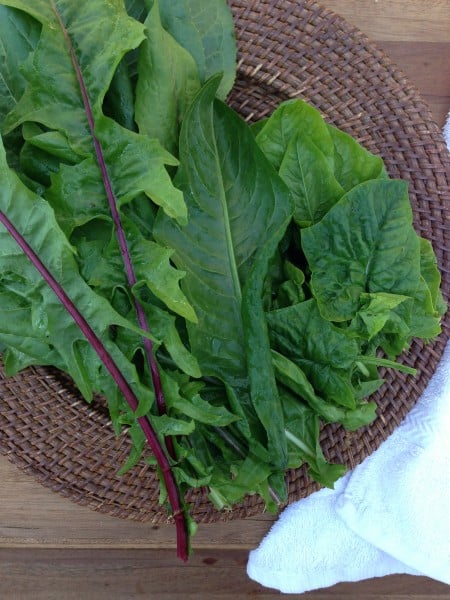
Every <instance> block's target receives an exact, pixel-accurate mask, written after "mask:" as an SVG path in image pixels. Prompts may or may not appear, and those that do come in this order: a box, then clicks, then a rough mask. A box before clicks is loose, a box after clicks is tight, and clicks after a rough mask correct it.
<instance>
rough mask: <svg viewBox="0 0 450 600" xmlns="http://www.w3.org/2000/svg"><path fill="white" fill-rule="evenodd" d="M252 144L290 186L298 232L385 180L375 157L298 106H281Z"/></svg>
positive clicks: (314, 112)
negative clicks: (349, 195) (361, 188)
mask: <svg viewBox="0 0 450 600" xmlns="http://www.w3.org/2000/svg"><path fill="white" fill-rule="evenodd" d="M256 140H257V142H258V144H259V145H260V147H261V148H262V150H263V151H264V153H265V154H266V156H267V157H268V158H269V160H270V161H271V162H272V164H273V165H274V167H275V168H276V169H278V171H279V173H280V176H281V177H282V179H283V180H284V181H285V182H286V183H287V185H288V186H289V189H290V190H291V193H292V195H293V197H294V200H295V213H294V219H295V221H296V222H297V223H298V224H299V225H300V226H301V227H308V226H310V225H312V224H314V223H317V222H318V221H320V219H321V218H322V217H323V216H324V215H325V214H326V213H327V212H328V210H329V209H330V208H331V207H332V206H333V205H334V204H335V203H336V202H337V201H338V200H339V199H340V198H341V197H342V196H343V195H344V193H345V192H346V191H349V190H350V189H351V188H352V187H354V186H355V185H357V184H358V183H361V182H363V181H366V180H369V179H376V178H379V177H386V174H385V170H384V166H383V161H382V160H381V159H380V158H379V157H377V156H374V155H373V154H370V153H369V152H367V150H365V149H364V148H363V147H362V146H360V145H359V144H358V143H357V142H356V140H354V139H353V138H352V137H350V136H349V135H347V134H345V133H344V132H342V131H340V130H338V129H336V128H334V127H332V126H330V125H327V124H326V123H325V121H324V120H323V118H322V116H321V114H320V113H319V111H318V110H316V109H315V108H313V107H312V106H310V105H309V104H307V103H306V102H303V101H300V100H289V101H287V102H284V103H282V104H281V105H280V106H279V107H278V108H277V109H276V110H275V111H274V113H273V114H272V115H271V116H270V117H269V118H268V119H267V120H266V121H265V122H264V124H263V125H262V126H261V127H260V128H258V132H257V136H256Z"/></svg>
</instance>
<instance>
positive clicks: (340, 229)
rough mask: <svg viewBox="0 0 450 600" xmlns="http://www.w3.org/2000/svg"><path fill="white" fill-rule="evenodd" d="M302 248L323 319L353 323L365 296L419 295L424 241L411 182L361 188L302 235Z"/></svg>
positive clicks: (370, 184)
mask: <svg viewBox="0 0 450 600" xmlns="http://www.w3.org/2000/svg"><path fill="white" fill-rule="evenodd" d="M302 248H303V252H304V253H305V256H306V259H307V261H308V264H309V267H310V269H311V288H312V290H313V293H314V295H315V297H316V299H317V303H318V306H319V309H320V313H321V314H322V315H323V316H324V317H325V318H326V319H328V320H330V321H335V322H341V321H347V320H350V319H352V318H353V317H354V316H355V315H356V313H357V312H358V310H359V309H360V306H361V294H364V293H375V292H385V293H395V294H397V295H398V294H399V295H404V296H411V297H413V298H414V297H415V296H416V294H417V292H418V288H419V285H420V284H419V282H420V241H419V237H418V236H417V234H416V232H415V231H414V229H413V226H412V210H411V205H410V203H409V199H408V193H407V184H406V182H403V181H395V180H383V179H379V180H372V181H368V182H365V183H362V184H360V185H358V186H356V187H355V188H353V189H352V190H350V192H348V193H347V194H346V195H345V196H343V197H342V198H341V200H340V201H339V202H338V203H337V204H336V205H335V206H334V207H333V208H331V209H330V211H329V212H328V213H327V214H326V215H325V216H324V217H323V219H322V220H321V221H320V222H319V223H316V224H315V225H313V226H312V227H309V228H307V229H305V230H304V231H303V232H302Z"/></svg>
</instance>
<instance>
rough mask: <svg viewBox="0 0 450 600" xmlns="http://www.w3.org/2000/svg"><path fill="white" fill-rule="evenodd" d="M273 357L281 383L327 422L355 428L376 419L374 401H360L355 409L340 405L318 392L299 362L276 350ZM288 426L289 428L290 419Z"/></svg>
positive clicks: (350, 428) (351, 428)
mask: <svg viewBox="0 0 450 600" xmlns="http://www.w3.org/2000/svg"><path fill="white" fill-rule="evenodd" d="M272 358H273V364H274V368H275V373H276V377H277V380H278V381H279V382H280V384H282V385H283V386H284V387H285V388H288V389H289V390H291V392H294V393H295V394H296V395H297V396H298V397H299V400H303V401H304V402H306V404H307V405H308V406H309V407H310V408H311V409H312V410H313V411H314V412H315V413H316V414H317V415H319V416H320V417H321V418H322V419H323V420H324V421H325V422H327V423H342V425H344V427H346V428H347V429H349V430H354V429H358V428H359V427H362V426H363V425H368V424H369V423H371V422H372V421H373V420H374V419H375V416H376V415H375V410H376V404H375V403H374V402H368V403H366V402H360V403H358V404H357V405H355V408H353V409H349V408H344V407H342V406H338V405H337V404H334V403H333V402H330V401H328V400H325V399H324V398H322V397H320V396H318V395H317V394H316V392H315V391H314V388H313V386H312V385H311V383H310V381H309V378H308V377H307V376H306V374H305V372H304V371H303V370H302V369H301V368H300V367H299V366H298V364H296V363H295V362H293V361H292V360H290V359H289V358H286V357H285V356H283V354H280V353H279V352H275V351H272ZM286 427H287V428H289V422H288V421H287V422H286Z"/></svg>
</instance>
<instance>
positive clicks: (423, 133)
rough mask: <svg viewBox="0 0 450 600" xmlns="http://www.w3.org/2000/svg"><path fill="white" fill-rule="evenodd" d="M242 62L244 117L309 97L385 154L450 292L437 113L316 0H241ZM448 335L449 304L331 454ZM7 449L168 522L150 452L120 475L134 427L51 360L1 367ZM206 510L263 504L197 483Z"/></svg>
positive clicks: (383, 407) (41, 476)
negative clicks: (229, 500) (227, 499)
mask: <svg viewBox="0 0 450 600" xmlns="http://www.w3.org/2000/svg"><path fill="white" fill-rule="evenodd" d="M231 6H232V9H233V12H234V15H235V22H236V29H237V35H238V44H239V59H240V60H239V73H238V78H237V81H236V85H235V88H234V90H233V92H232V95H231V97H230V103H231V104H232V106H233V107H234V108H236V109H237V110H238V111H239V112H240V113H241V114H242V115H243V116H244V117H245V118H246V119H248V120H257V119H259V118H262V117H264V116H267V115H268V114H269V113H270V112H271V111H272V110H273V109H274V108H275V107H276V106H277V105H278V104H279V103H280V102H281V101H282V100H285V99H287V98H302V99H305V100H307V101H308V102H310V103H311V104H313V105H314V106H315V107H316V108H318V109H319V110H320V111H321V112H322V114H323V115H324V116H325V118H326V119H327V121H328V122H330V123H333V124H334V125H336V126H338V127H340V128H341V129H343V130H345V131H347V132H348V133H350V134H351V135H353V136H354V137H355V138H356V139H358V140H359V141H360V142H361V143H362V144H364V145H365V146H366V147H367V148H368V149H369V150H371V151H373V152H376V153H378V154H380V155H381V156H382V157H383V159H384V160H385V162H386V166H387V169H388V171H389V173H390V175H391V176H392V177H400V178H403V179H406V180H407V181H409V183H410V198H411V203H412V206H413V211H414V219H415V227H416V229H417V231H418V232H419V233H420V235H422V236H424V237H426V238H428V239H429V240H430V241H431V242H432V243H433V246H434V249H435V252H436V255H437V258H438V264H439V267H440V270H441V273H442V278H443V279H442V290H443V293H444V296H445V298H446V299H448V298H449V297H450V255H449V247H450V245H449V237H450V227H449V225H450V223H449V219H450V208H449V207H450V194H449V181H450V161H449V154H448V152H447V150H446V146H445V143H444V140H443V137H442V135H441V132H440V130H439V128H438V127H437V125H436V124H435V123H434V122H433V119H432V117H431V114H430V112H429V109H428V108H427V106H426V105H425V104H424V103H423V101H422V100H421V98H420V96H419V94H418V93H417V91H416V90H415V89H414V88H413V87H412V86H411V85H410V83H409V82H408V80H407V79H406V77H405V76H404V75H403V74H402V73H401V72H399V70H398V69H397V68H396V67H395V66H394V65H392V64H391V63H390V61H389V60H388V58H387V57H386V56H384V55H383V53H381V52H380V51H379V50H378V49H377V48H375V47H374V46H373V45H372V44H371V43H370V41H369V40H368V39H367V38H366V37H365V36H364V35H363V34H361V33H360V32H359V31H358V30H356V29H355V28H353V27H351V26H350V25H348V23H346V22H345V21H344V20H343V19H341V18H340V17H338V16H337V15H335V14H333V13H332V12H330V11H328V10H326V9H323V8H321V7H320V6H319V5H317V4H316V3H313V2H309V1H308V0H275V1H273V0H272V1H271V0H233V1H232V2H231ZM449 337H450V324H449V316H448V315H447V316H446V318H445V319H444V323H443V333H442V334H441V336H440V337H439V339H438V340H436V341H435V342H433V343H432V344H429V345H427V346H424V345H423V344H422V343H419V342H414V343H413V344H412V346H411V348H410V350H409V351H408V353H407V354H406V355H405V356H404V357H403V361H404V362H405V363H406V364H408V365H410V366H413V367H415V368H416V369H417V371H418V374H417V376H416V377H415V378H413V377H410V376H405V375H403V374H402V373H398V372H395V373H392V372H389V373H386V374H385V377H386V383H385V385H384V386H383V387H382V388H381V390H379V391H378V392H377V393H376V394H375V395H374V397H373V398H374V400H375V401H376V402H377V404H378V407H379V408H378V415H379V416H378V418H377V420H376V421H375V422H374V423H373V424H372V425H370V426H369V427H366V428H364V429H362V430H360V431H357V432H353V433H348V432H345V431H344V430H343V429H342V428H340V427H337V426H328V427H326V428H324V429H323V431H322V434H321V442H322V446H323V448H324V452H325V455H326V456H327V457H328V458H329V459H330V460H332V461H336V462H343V463H344V464H346V465H347V466H348V467H350V468H352V467H354V466H355V465H356V464H358V463H360V462H361V461H362V460H363V459H364V458H365V457H366V456H367V455H369V454H370V453H372V452H373V451H374V450H375V449H376V448H377V447H378V446H379V445H380V444H381V442H382V441H384V440H385V439H386V438H387V437H388V435H389V434H390V433H392V431H393V430H394V429H395V428H396V427H397V426H398V424H399V423H400V422H401V420H402V419H403V417H404V416H405V415H406V414H407V413H408V411H409V410H410V409H411V408H412V406H413V405H414V404H415V402H416V401H417V399H418V397H419V396H420V394H421V392H422V391H423V389H424V387H425V386H426V384H427V382H428V380H429V378H430V377H431V375H432V374H433V372H434V370H435V368H436V365H437V363H438V362H439V359H440V356H441V354H442V352H443V349H444V346H445V343H446V341H447V340H448V339H449ZM0 398H1V400H0V451H1V452H2V453H5V454H8V456H9V457H10V458H11V460H12V461H13V462H14V463H16V464H17V465H19V466H20V467H23V468H25V469H26V470H27V471H28V472H29V473H30V474H32V475H33V476H34V477H35V478H36V479H37V480H38V481H40V482H41V483H43V484H44V485H46V486H48V487H50V488H51V489H53V490H55V491H57V492H59V493H61V494H63V495H64V496H67V497H68V498H70V499H72V500H74V501H76V502H79V503H81V504H84V505H87V506H90V507H91V508H94V509H97V510H101V511H103V512H107V513H109V514H111V515H115V516H120V517H127V518H133V519H137V520H151V521H153V522H161V521H164V520H166V518H167V517H166V513H165V511H164V509H160V508H159V507H158V502H157V501H158V491H157V490H158V485H157V481H156V479H155V475H154V473H153V471H152V469H151V468H150V467H148V466H147V465H145V464H144V463H143V462H142V463H140V464H139V465H138V466H137V467H136V468H135V469H133V470H132V471H130V472H129V473H128V474H126V475H125V476H123V477H118V476H117V471H118V469H119V468H120V466H121V465H122V464H123V462H124V461H125V459H126V457H127V455H128V451H129V443H128V440H127V437H126V435H122V436H121V437H120V438H119V439H116V438H115V437H114V435H113V433H112V429H111V427H110V424H109V419H108V414H107V410H106V409H105V406H104V404H103V403H102V401H101V399H96V400H95V401H94V402H93V403H92V404H91V405H88V404H86V403H85V402H84V401H83V400H82V399H81V397H80V395H79V393H78V392H77V390H76V389H75V388H74V387H73V385H72V383H71V381H69V380H68V379H67V378H66V377H65V376H63V375H61V374H60V373H58V372H56V371H55V370H53V369H46V368H39V369H35V368H30V369H28V370H27V371H25V372H23V373H21V374H20V375H18V376H17V377H14V378H11V379H5V378H4V377H3V375H2V374H1V372H0ZM315 489H317V487H316V485H315V484H314V483H312V482H311V481H310V480H309V479H308V477H307V475H306V471H305V469H299V470H298V471H293V472H290V473H289V500H290V501H293V500H295V499H299V498H302V497H305V496H307V495H308V494H310V493H311V492H312V491H314V490H315ZM189 500H190V501H191V502H192V504H193V514H194V516H195V518H196V519H197V521H198V522H209V521H214V520H218V519H230V518H242V517H245V516H250V515H253V514H256V513H258V512H260V511H261V510H262V508H263V505H262V502H261V501H260V500H258V499H257V498H256V497H249V498H248V499H247V500H246V501H245V502H244V503H243V504H242V505H239V506H237V507H236V508H235V509H234V510H233V511H232V512H228V513H225V514H222V513H218V512H217V511H216V510H214V508H213V507H212V506H211V504H210V503H209V501H208V500H207V498H206V497H205V496H204V495H202V493H200V492H199V493H192V495H191V497H190V498H189Z"/></svg>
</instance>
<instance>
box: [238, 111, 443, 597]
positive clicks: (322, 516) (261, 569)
mask: <svg viewBox="0 0 450 600" xmlns="http://www.w3.org/2000/svg"><path fill="white" fill-rule="evenodd" d="M444 135H445V136H446V140H447V144H448V145H449V149H450V115H449V119H448V121H447V124H446V127H445V129H444ZM449 432H450V342H449V343H448V344H447V347H446V350H445V353H444V355H443V357H442V359H441V362H440V364H439V365H438V368H437V370H436V372H435V374H434V375H433V377H432V379H431V380H430V382H429V383H428V386H427V388H426V390H425V391H424V393H423V394H422V396H421V398H420V399H419V401H418V402H417V404H416V406H415V407H414V408H413V410H412V411H411V412H410V413H409V414H408V416H407V417H406V419H405V420H404V421H403V423H402V424H401V425H400V427H398V428H397V429H396V430H395V431H394V433H393V434H392V435H391V436H390V437H389V438H388V439H387V440H386V441H385V442H384V443H383V444H382V445H381V446H380V448H379V449H378V450H377V451H376V452H374V453H373V454H372V455H371V456H369V457H368V458H367V459H366V460H365V461H364V462H363V463H362V464H361V465H359V466H358V467H356V469H354V470H353V471H351V472H350V473H348V474H347V475H345V476H344V477H343V478H342V479H340V480H339V481H338V482H337V483H336V486H335V489H334V490H328V489H324V490H321V491H319V492H317V493H315V494H312V495H311V496H310V497H309V498H307V499H305V500H301V501H299V502H296V503H294V504H292V505H291V506H289V507H288V508H287V509H286V510H285V511H283V513H282V514H281V516H280V518H279V519H278V521H277V522H276V523H275V524H274V525H273V527H272V529H271V530H270V532H269V533H268V535H267V536H266V537H265V539H264V540H263V541H262V542H261V544H260V546H259V547H258V548H257V549H255V550H253V551H252V552H250V556H249V561H248V564H247V573H248V575H249V577H250V578H252V579H254V580H255V581H258V582H259V583H261V584H262V585H264V586H267V587H271V588H276V589H278V590H280V591H281V592H285V593H303V592H306V591H308V590H313V589H318V588H324V587H328V586H330V585H334V584H335V583H338V582H343V581H360V580H362V579H369V578H372V577H381V576H384V575H390V574H393V573H408V574H411V575H426V576H429V577H432V578H434V579H437V580H439V581H443V582H444V583H448V584H450V514H449V513H450V433H449Z"/></svg>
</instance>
